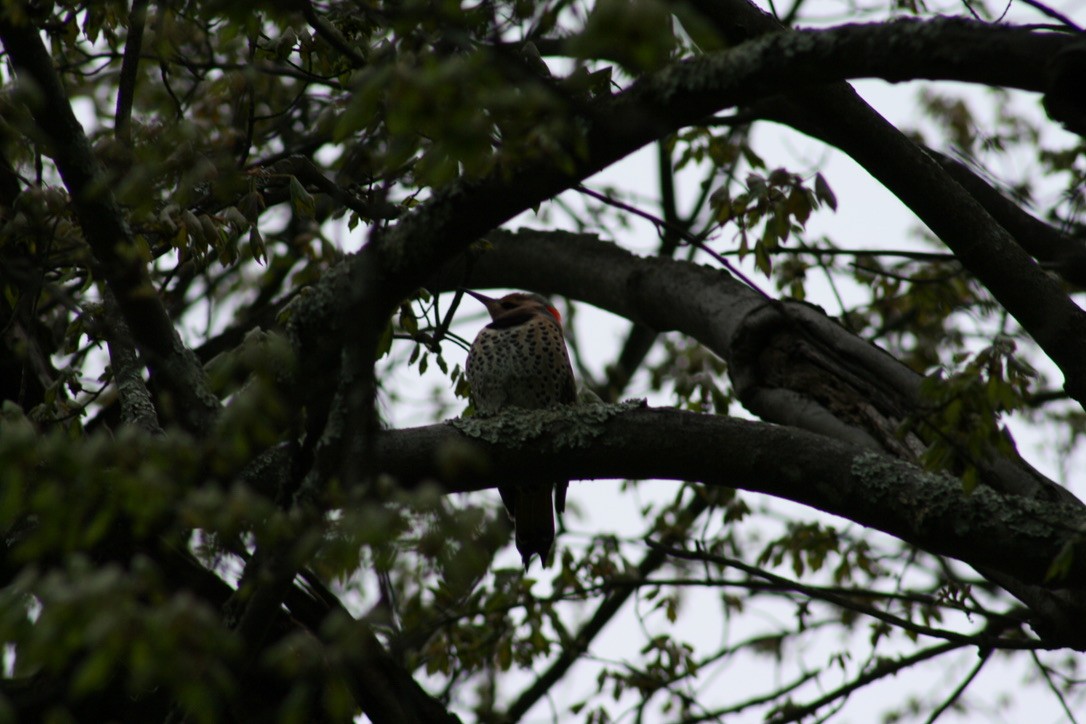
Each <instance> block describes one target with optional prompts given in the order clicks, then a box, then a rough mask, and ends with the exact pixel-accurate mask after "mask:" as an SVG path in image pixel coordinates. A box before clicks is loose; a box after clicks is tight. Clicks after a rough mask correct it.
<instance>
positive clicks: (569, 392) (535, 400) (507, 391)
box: [465, 290, 576, 568]
mask: <svg viewBox="0 0 1086 724" xmlns="http://www.w3.org/2000/svg"><path fill="white" fill-rule="evenodd" d="M465 291H467V293H468V294H470V295H471V296H473V297H475V298H476V299H478V300H479V301H480V302H482V303H483V304H484V305H485V306H486V311H488V312H489V313H490V318H491V322H490V324H488V325H486V326H485V327H483V329H482V330H480V332H479V334H478V335H477V336H476V337H475V341H474V342H473V343H472V345H471V351H470V352H469V353H468V361H467V366H466V370H465V371H466V373H467V377H468V382H469V383H470V384H471V397H472V401H473V402H474V403H475V411H476V413H477V414H479V415H494V414H496V413H499V412H501V411H502V410H506V409H508V408H510V407H520V408H524V409H528V410H535V409H540V408H544V407H550V406H551V405H557V404H568V403H571V402H573V401H574V399H575V398H576V388H575V385H574V381H573V368H572V367H571V366H570V364H569V353H568V352H566V343H565V339H564V338H563V336H562V317H561V315H560V314H559V313H558V310H557V309H555V308H554V307H552V306H551V305H550V303H548V302H547V300H546V299H544V298H543V297H541V296H539V295H538V294H525V293H522V292H516V293H514V294H508V295H506V296H504V297H502V298H501V299H492V298H490V297H487V296H484V295H482V294H477V293H475V292H472V291H468V290H465ZM567 486H568V482H567V481H565V480H549V481H538V480H525V481H522V482H520V483H508V484H505V485H499V486H498V492H499V493H501V496H502V502H503V503H505V509H506V510H507V511H508V512H509V515H510V517H511V518H512V519H513V522H514V525H515V526H516V542H517V550H518V551H520V556H521V558H522V559H523V561H524V567H525V568H527V567H528V563H529V562H530V561H531V558H532V555H533V554H538V555H539V560H540V562H541V563H542V564H543V565H544V566H546V565H547V554H548V553H549V552H550V549H551V544H553V543H554V511H555V510H557V511H558V512H559V513H561V512H563V511H564V510H565V507H566V487H567ZM552 493H553V497H554V501H553V504H552V502H551V497H552Z"/></svg>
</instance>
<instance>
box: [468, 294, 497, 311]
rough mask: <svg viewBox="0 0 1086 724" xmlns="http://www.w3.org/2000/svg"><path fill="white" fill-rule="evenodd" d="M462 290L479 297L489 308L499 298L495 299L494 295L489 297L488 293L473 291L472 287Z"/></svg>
mask: <svg viewBox="0 0 1086 724" xmlns="http://www.w3.org/2000/svg"><path fill="white" fill-rule="evenodd" d="M462 291H463V292H464V294H468V295H471V296H473V297H475V298H476V299H478V300H479V301H480V302H482V303H483V304H484V305H485V306H486V308H487V309H490V305H491V304H493V303H494V302H496V301H498V300H497V299H494V298H493V297H488V296H487V295H485V294H480V293H479V292H473V291H471V290H470V289H463V290H462Z"/></svg>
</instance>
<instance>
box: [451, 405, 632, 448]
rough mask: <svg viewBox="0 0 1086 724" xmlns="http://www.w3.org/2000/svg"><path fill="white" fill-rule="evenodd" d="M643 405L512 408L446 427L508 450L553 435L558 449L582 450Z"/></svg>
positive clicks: (462, 419) (461, 420)
mask: <svg viewBox="0 0 1086 724" xmlns="http://www.w3.org/2000/svg"><path fill="white" fill-rule="evenodd" d="M645 404H646V403H645V401H644V400H626V401H625V402H620V403H618V404H614V405H603V404H588V405H557V406H555V407H548V408H546V409H543V410H523V409H520V408H513V409H510V410H507V411H505V412H502V413H501V414H498V415H493V416H491V417H458V418H456V419H453V420H449V421H448V423H447V424H449V425H452V426H453V427H455V428H456V429H457V430H459V431H460V432H462V433H464V434H465V435H467V436H468V437H473V438H475V439H477V440H483V441H484V442H489V443H494V444H502V445H506V446H509V447H519V446H521V445H523V444H524V443H526V442H529V441H531V440H536V439H538V438H540V437H543V436H545V435H553V436H554V444H555V447H557V448H567V449H568V448H581V447H587V446H588V445H589V444H590V443H591V442H592V440H594V439H595V438H597V437H599V436H600V435H603V433H604V425H605V423H606V422H607V421H608V420H610V419H611V418H612V417H615V416H617V415H621V414H623V413H625V412H629V411H631V410H636V409H639V408H642V407H645Z"/></svg>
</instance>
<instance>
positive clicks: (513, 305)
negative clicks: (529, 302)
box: [502, 302, 517, 309]
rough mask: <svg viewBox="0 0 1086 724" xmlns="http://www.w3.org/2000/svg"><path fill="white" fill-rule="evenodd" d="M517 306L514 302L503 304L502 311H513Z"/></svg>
mask: <svg viewBox="0 0 1086 724" xmlns="http://www.w3.org/2000/svg"><path fill="white" fill-rule="evenodd" d="M515 306H517V305H516V304H514V303H513V302H502V309H512V308H513V307H515Z"/></svg>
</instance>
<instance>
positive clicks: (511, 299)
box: [464, 289, 562, 325]
mask: <svg viewBox="0 0 1086 724" xmlns="http://www.w3.org/2000/svg"><path fill="white" fill-rule="evenodd" d="M464 291H465V292H466V293H467V294H470V295H471V296H473V297H475V298H476V299H478V300H479V301H480V302H482V303H483V305H484V306H485V307H486V311H487V312H489V313H490V318H491V319H492V320H493V321H495V322H500V321H501V320H503V319H507V318H510V317H515V316H524V315H527V314H546V315H549V316H550V317H551V318H552V319H554V321H555V322H557V323H558V324H559V325H561V324H562V315H561V314H560V313H559V312H558V310H557V309H556V308H555V307H554V306H553V305H552V304H551V303H550V302H549V301H547V299H546V297H543V296H540V295H539V294H532V293H529V292H513V293H512V294H506V295H505V296H504V297H502V298H501V299H494V298H493V297H488V296H486V295H485V294H479V293H478V292H473V291H471V290H470V289H465V290H464Z"/></svg>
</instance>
